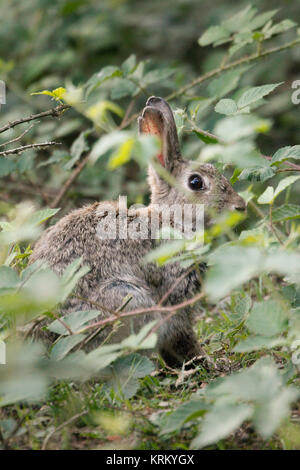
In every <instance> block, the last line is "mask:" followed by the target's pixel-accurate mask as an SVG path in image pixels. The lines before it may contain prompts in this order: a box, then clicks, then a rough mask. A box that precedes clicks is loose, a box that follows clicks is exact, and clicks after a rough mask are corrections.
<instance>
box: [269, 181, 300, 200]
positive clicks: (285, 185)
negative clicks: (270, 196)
mask: <svg viewBox="0 0 300 470" xmlns="http://www.w3.org/2000/svg"><path fill="white" fill-rule="evenodd" d="M299 178H300V175H298V176H296V175H294V176H287V177H286V178H284V179H283V180H281V181H280V182H279V184H278V186H277V188H276V189H275V192H274V199H276V197H277V196H278V195H279V194H280V193H282V191H284V190H285V189H286V188H288V187H289V186H291V185H292V184H294V183H295V182H296V181H298V179H299Z"/></svg>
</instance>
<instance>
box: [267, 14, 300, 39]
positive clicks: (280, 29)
mask: <svg viewBox="0 0 300 470" xmlns="http://www.w3.org/2000/svg"><path fill="white" fill-rule="evenodd" d="M295 26H297V23H295V22H294V21H292V20H289V19H286V20H283V21H281V22H280V23H277V24H274V25H273V26H272V27H271V28H269V29H268V30H267V31H266V32H265V35H266V37H267V38H270V37H271V36H274V35H275V34H281V33H284V32H285V31H288V30H289V29H291V28H294V27H295Z"/></svg>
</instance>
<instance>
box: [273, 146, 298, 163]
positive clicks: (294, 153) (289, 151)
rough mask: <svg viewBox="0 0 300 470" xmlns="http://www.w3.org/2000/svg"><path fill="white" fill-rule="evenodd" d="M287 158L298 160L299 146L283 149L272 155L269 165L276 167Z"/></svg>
mask: <svg viewBox="0 0 300 470" xmlns="http://www.w3.org/2000/svg"><path fill="white" fill-rule="evenodd" d="M289 158H294V159H296V160H299V159H300V145H294V146H293V147H292V146H288V147H283V148H281V149H279V150H277V152H276V153H275V154H274V155H273V157H272V160H271V165H277V164H278V163H280V162H284V161H285V160H288V159H289Z"/></svg>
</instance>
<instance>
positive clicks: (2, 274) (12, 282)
mask: <svg viewBox="0 0 300 470" xmlns="http://www.w3.org/2000/svg"><path fill="white" fill-rule="evenodd" d="M19 282H20V279H19V276H18V274H17V272H16V271H15V270H14V269H12V268H10V267H8V266H0V293H3V292H6V290H7V289H15V288H16V287H17V286H18V285H19Z"/></svg>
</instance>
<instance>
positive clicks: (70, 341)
mask: <svg viewBox="0 0 300 470" xmlns="http://www.w3.org/2000/svg"><path fill="white" fill-rule="evenodd" d="M84 338H85V335H72V336H65V337H64V338H61V339H59V340H58V341H57V343H55V345H54V346H53V348H52V350H51V354H50V357H51V359H53V360H54V361H61V360H62V359H63V358H64V357H66V355H67V354H68V353H69V352H70V351H71V349H73V348H74V347H75V346H76V345H77V344H79V343H80V342H81V341H83V340H84Z"/></svg>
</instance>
